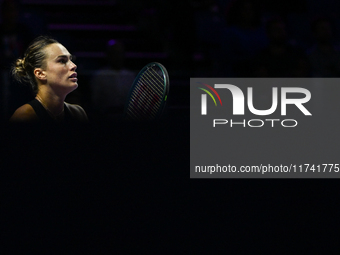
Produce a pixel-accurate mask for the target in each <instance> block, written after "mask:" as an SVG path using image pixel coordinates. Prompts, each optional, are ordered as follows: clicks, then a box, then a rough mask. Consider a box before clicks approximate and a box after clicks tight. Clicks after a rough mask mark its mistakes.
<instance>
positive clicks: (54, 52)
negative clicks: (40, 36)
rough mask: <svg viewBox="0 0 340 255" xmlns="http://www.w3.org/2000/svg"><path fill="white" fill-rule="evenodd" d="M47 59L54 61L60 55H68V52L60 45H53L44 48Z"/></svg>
mask: <svg viewBox="0 0 340 255" xmlns="http://www.w3.org/2000/svg"><path fill="white" fill-rule="evenodd" d="M45 52H46V54H47V58H48V59H55V58H57V57H58V56H60V55H70V53H69V52H68V50H67V49H66V48H65V47H64V46H63V45H61V44H60V43H53V44H50V45H48V46H47V47H46V48H45Z"/></svg>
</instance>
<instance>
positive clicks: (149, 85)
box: [124, 62, 170, 121]
mask: <svg viewBox="0 0 340 255" xmlns="http://www.w3.org/2000/svg"><path fill="white" fill-rule="evenodd" d="M169 86H170V82H169V76H168V72H167V70H166V69H165V67H164V66H163V65H161V64H160V63H157V62H152V63H149V64H147V65H146V66H144V67H143V68H142V69H141V70H140V72H139V73H138V75H137V76H136V78H135V80H134V82H133V84H132V86H131V89H130V92H129V96H128V100H127V102H126V105H125V110H124V115H125V119H127V120H142V121H144V120H155V119H158V118H159V117H160V116H161V115H162V112H163V109H164V106H165V102H166V100H167V97H168V93H169Z"/></svg>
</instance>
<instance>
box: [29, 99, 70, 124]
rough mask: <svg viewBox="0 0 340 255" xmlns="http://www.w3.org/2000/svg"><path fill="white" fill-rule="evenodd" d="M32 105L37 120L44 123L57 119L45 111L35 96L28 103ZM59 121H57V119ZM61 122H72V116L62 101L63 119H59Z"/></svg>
mask: <svg viewBox="0 0 340 255" xmlns="http://www.w3.org/2000/svg"><path fill="white" fill-rule="evenodd" d="M28 104H29V105H30V106H32V108H33V110H34V111H35V113H36V115H37V116H38V119H39V122H44V123H56V122H57V121H56V120H54V119H53V118H52V116H51V115H50V114H49V113H48V112H47V110H46V109H45V108H44V106H43V105H42V104H41V103H40V102H39V101H38V100H37V99H36V98H35V99H33V100H32V101H31V102H29V103H28ZM58 122H59V121H58ZM60 122H61V123H66V122H72V116H71V113H70V110H69V109H68V107H66V105H65V103H64V119H63V120H62V121H60Z"/></svg>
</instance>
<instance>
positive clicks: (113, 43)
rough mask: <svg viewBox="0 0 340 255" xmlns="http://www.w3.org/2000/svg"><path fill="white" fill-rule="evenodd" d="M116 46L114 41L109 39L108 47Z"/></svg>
mask: <svg viewBox="0 0 340 255" xmlns="http://www.w3.org/2000/svg"><path fill="white" fill-rule="evenodd" d="M115 44H116V40H114V39H111V40H110V41H109V42H108V45H109V46H112V45H115Z"/></svg>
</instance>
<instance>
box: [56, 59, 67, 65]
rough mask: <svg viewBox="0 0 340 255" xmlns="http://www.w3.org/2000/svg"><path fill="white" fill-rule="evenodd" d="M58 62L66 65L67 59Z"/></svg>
mask: <svg viewBox="0 0 340 255" xmlns="http://www.w3.org/2000/svg"><path fill="white" fill-rule="evenodd" d="M58 62H60V63H62V64H66V62H67V60H66V59H65V58H61V59H59V61H58Z"/></svg>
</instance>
